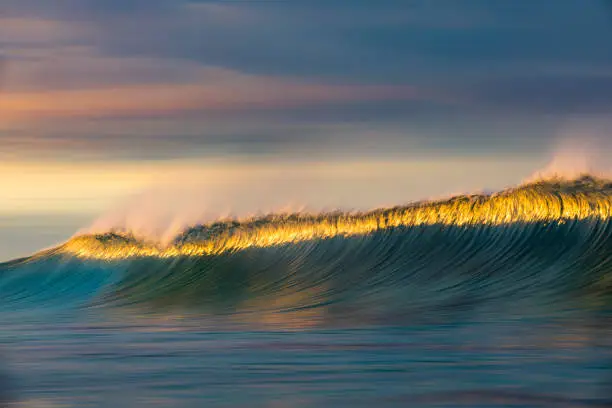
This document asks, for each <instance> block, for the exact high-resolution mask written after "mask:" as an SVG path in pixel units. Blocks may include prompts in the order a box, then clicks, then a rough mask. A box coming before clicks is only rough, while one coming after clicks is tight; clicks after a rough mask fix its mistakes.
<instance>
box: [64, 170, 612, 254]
mask: <svg viewBox="0 0 612 408" xmlns="http://www.w3.org/2000/svg"><path fill="white" fill-rule="evenodd" d="M611 218H612V182H610V181H607V180H599V179H594V178H591V177H583V178H582V179H579V180H576V181H572V182H568V181H561V180H549V181H541V182H536V183H532V184H528V185H524V186H521V187H518V188H515V189H510V190H506V191H503V192H500V193H497V194H493V195H471V196H459V197H455V198H452V199H449V200H446V201H437V202H423V203H416V204H413V205H409V206H404V207H395V208H390V209H381V210H374V211H370V212H365V213H330V214H321V215H304V214H294V215H277V216H274V215H273V216H268V217H264V218H260V219H252V220H245V221H227V222H220V223H216V224H211V225H208V226H203V227H202V228H200V229H199V230H198V231H197V232H193V234H194V235H195V236H190V235H189V234H188V235H186V236H184V237H183V239H177V240H176V241H175V243H174V244H172V245H170V246H166V247H162V246H159V245H156V244H154V243H147V242H144V241H139V240H137V239H135V238H132V237H129V236H122V235H118V234H105V235H85V236H80V237H76V238H74V239H72V240H70V241H69V242H67V243H66V244H64V245H63V246H61V247H60V248H58V250H59V251H60V252H61V253H65V254H70V255H74V256H77V257H81V258H87V259H102V260H120V259H126V258H133V257H160V258H171V257H181V256H206V255H218V254H223V253H227V252H233V251H239V250H243V249H247V248H264V247H271V246H278V245H284V244H290V243H296V242H304V241H310V240H316V239H327V238H333V237H351V236H360V235H366V234H370V233H373V232H377V231H382V230H387V229H392V228H398V227H412V226H422V225H453V226H466V225H506V224H512V223H528V222H564V221H569V220H584V219H600V220H609V219H611Z"/></svg>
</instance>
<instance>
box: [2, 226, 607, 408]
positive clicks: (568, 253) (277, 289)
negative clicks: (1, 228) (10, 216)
mask: <svg viewBox="0 0 612 408" xmlns="http://www.w3.org/2000/svg"><path fill="white" fill-rule="evenodd" d="M611 237H612V223H611V222H610V221H602V220H584V221H572V222H565V223H529V224H512V225H506V226H463V227H453V226H436V225H434V226H423V227H413V228H398V229H395V230H389V231H382V232H379V233H373V234H369V235H366V236H362V237H353V238H341V237H339V238H333V239H326V240H318V241H312V242H302V243H294V244H288V245H282V246H278V247H270V248H251V249H247V250H244V251H239V252H235V253H228V254H223V255H216V256H205V257H197V258H193V257H192V258H188V257H185V258H174V259H155V258H146V259H145V258H143V259H128V260H123V261H112V262H105V261H94V260H82V259H76V258H71V257H67V256H65V255H57V254H55V255H54V254H49V255H47V256H45V257H38V258H31V259H25V260H20V261H16V262H11V263H8V264H4V265H2V267H1V269H2V270H1V272H0V294H1V302H0V324H1V330H0V334H1V336H0V341H1V345H2V352H3V358H2V365H3V367H2V368H3V370H2V371H3V374H2V378H1V380H2V382H1V385H2V391H4V397H3V398H4V404H5V405H8V406H16V407H151V406H153V407H155V406H159V407H371V406H380V407H396V406H397V407H403V406H415V407H419V406H424V407H427V406H436V407H453V406H469V407H499V406H505V407H516V406H528V407H533V406H535V407H539V406H542V407H549V406H550V407H557V406H561V407H564V406H567V407H605V406H612V336H611V334H612V333H611V331H612V325H611V324H610V323H611V322H612V314H611V313H610V312H611V311H612V308H611V305H612V302H611V301H610V300H611V296H610V295H611V294H612V291H611V288H612V279H611V276H612V274H611V272H612V241H611V239H610V238H611ZM9 404H10V405H9Z"/></svg>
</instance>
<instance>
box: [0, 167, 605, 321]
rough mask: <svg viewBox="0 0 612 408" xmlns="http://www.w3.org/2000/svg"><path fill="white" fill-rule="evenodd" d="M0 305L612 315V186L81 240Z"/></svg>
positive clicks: (17, 280)
mask: <svg viewBox="0 0 612 408" xmlns="http://www.w3.org/2000/svg"><path fill="white" fill-rule="evenodd" d="M0 294H1V295H2V299H1V300H2V301H1V302H0V309H1V308H3V307H4V308H7V310H10V311H15V310H20V309H25V310H31V309H32V308H34V309H36V310H37V313H40V310H46V311H47V310H56V309H57V308H60V309H62V310H64V309H66V308H68V309H70V310H74V308H76V309H80V308H82V307H85V308H90V307H93V306H95V307H96V308H103V309H104V310H106V308H108V307H111V306H113V307H123V306H130V307H146V308H147V310H151V309H152V310H161V311H163V312H164V313H166V312H167V311H168V310H172V309H173V308H177V307H178V308H180V309H181V313H182V311H184V310H195V311H196V312H197V313H205V314H207V315H215V316H227V315H228V314H229V315H231V316H234V317H235V316H241V318H246V319H251V320H253V321H256V322H257V323H261V322H262V321H268V322H273V323H278V322H280V323H283V324H285V325H286V324H292V325H294V324H318V323H325V324H332V325H336V324H350V323H351V322H356V323H358V324H362V323H364V322H366V323H367V322H374V323H378V322H393V323H395V322H399V321H401V319H405V318H406V317H408V318H411V319H413V318H415V317H418V318H420V317H422V316H426V315H428V314H437V315H439V314H440V313H442V314H448V313H457V312H459V311H465V310H477V309H478V308H480V307H484V308H487V307H488V308H493V309H504V308H506V309H504V310H512V312H513V313H523V314H524V313H526V311H529V313H532V312H534V311H538V310H539V311H543V310H544V312H543V313H547V310H548V309H550V308H556V309H558V310H566V309H574V310H578V309H581V308H596V309H597V310H602V309H603V310H612V309H611V307H610V306H611V305H612V182H610V181H608V180H602V179H595V178H592V177H583V178H580V179H578V180H574V181H563V180H548V181H541V182H537V183H532V184H528V185H524V186H520V187H517V188H514V189H510V190H506V191H503V192H501V193H497V194H492V195H473V196H461V197H456V198H452V199H450V200H446V201H439V202H427V203H417V204H414V205H410V206H405V207H397V208H392V209H387V210H377V211H372V212H368V213H355V214H344V213H335V214H325V215H316V216H315V215H301V214H298V215H288V216H269V217H264V218H259V219H254V220H247V221H242V222H239V221H228V222H219V223H216V224H211V225H204V226H196V227H193V228H191V229H189V230H187V231H185V232H184V233H183V234H181V235H179V236H178V237H176V238H175V240H174V242H173V244H172V245H171V246H169V247H165V248H164V247H160V246H157V245H155V244H152V243H147V242H145V241H142V240H137V239H135V238H134V237H131V236H129V235H122V234H118V233H108V234H104V235H90V236H81V237H77V238H74V239H72V240H70V241H69V242H67V243H66V244H64V245H61V246H59V247H57V248H55V249H52V250H49V251H44V252H41V253H39V254H37V255H35V256H33V257H30V258H27V259H23V260H17V261H13V262H9V263H6V264H2V265H0ZM504 305H506V306H504ZM508 305H509V306H508Z"/></svg>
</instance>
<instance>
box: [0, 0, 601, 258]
mask: <svg viewBox="0 0 612 408" xmlns="http://www.w3.org/2000/svg"><path fill="white" fill-rule="evenodd" d="M611 40H612V3H611V2H610V1H606V0H513V1H495V2H493V1H489V0H464V1H460V2H459V1H455V0H399V1H394V0H378V1H362V0H351V1H346V0H325V1H323V0H303V1H298V0H285V1H282V0H278V1H263V0H262V1H258V0H252V1H240V0H234V1H196V0H55V1H52V2H51V1H48V0H0V61H1V62H0V146H1V148H0V246H1V248H0V259H9V258H11V257H14V256H20V255H25V254H27V253H30V252H33V251H35V250H37V249H39V248H41V247H45V246H50V245H53V244H55V243H57V242H60V241H62V240H64V239H66V238H67V237H69V236H70V235H72V234H73V233H76V232H79V231H87V230H88V228H90V226H91V225H93V226H94V227H93V228H96V229H105V228H109V227H110V226H112V225H113V224H118V223H119V224H121V223H124V224H126V225H128V226H129V227H130V228H134V229H140V230H142V231H145V232H147V233H155V234H157V235H164V234H165V235H167V234H168V233H169V232H168V231H170V230H173V228H174V229H176V228H180V227H182V226H184V225H186V224H189V223H193V222H196V221H197V220H199V219H201V218H203V217H204V218H207V219H211V218H215V217H219V216H224V215H245V214H249V215H250V214H256V213H260V212H266V211H276V210H279V209H288V210H299V209H308V210H312V211H318V210H321V209H332V208H346V209H365V208H371V207H376V206H381V205H396V204H402V203H405V202H408V201H413V200H418V199H423V198H432V197H441V196H444V195H448V194H453V193H461V192H471V191H479V190H490V189H500V188H504V187H506V186H509V185H512V184H516V183H519V182H521V180H524V179H525V178H528V177H529V176H530V175H532V174H533V173H534V172H535V171H537V170H538V169H541V168H545V167H546V166H547V164H548V163H549V162H550V161H551V160H553V156H554V155H555V154H556V153H558V152H560V151H561V152H563V154H565V156H566V158H567V159H568V160H565V161H562V162H564V163H565V162H571V161H572V160H573V158H574V156H578V155H580V160H579V162H580V163H585V165H587V166H588V165H592V164H594V163H597V162H599V163H603V165H606V164H609V163H608V160H607V157H609V154H610V153H612V146H611V141H612V115H611V114H612V47H611V46H610V42H611ZM583 140H584V141H586V140H588V141H589V142H588V144H587V147H588V149H587V148H585V147H584V146H585V144H584V143H582V141H583ZM563 146H566V148H564V147H563ZM567 146H569V147H567ZM160 220H163V221H160Z"/></svg>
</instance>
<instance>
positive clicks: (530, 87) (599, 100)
mask: <svg viewBox="0 0 612 408" xmlns="http://www.w3.org/2000/svg"><path fill="white" fill-rule="evenodd" d="M610 72H612V71H610ZM467 92H468V93H470V96H469V97H471V98H472V99H473V102H474V103H475V104H477V105H480V106H486V107H487V108H488V109H493V110H497V111H504V112H517V111H518V112H531V113H537V114H541V113H554V114H577V113H590V114H597V113H600V114H601V113H610V112H612V74H597V73H595V74H591V75H571V74H570V75H555V76H541V75H536V76H531V77H514V78H507V79H499V80H495V81H485V82H482V83H480V84H478V85H477V86H476V87H475V89H472V90H471V91H467Z"/></svg>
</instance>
